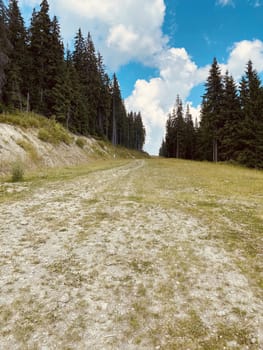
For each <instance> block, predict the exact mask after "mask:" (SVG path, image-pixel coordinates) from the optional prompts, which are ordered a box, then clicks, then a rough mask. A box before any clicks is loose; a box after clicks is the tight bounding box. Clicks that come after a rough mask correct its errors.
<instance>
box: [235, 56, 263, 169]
mask: <svg viewBox="0 0 263 350" xmlns="http://www.w3.org/2000/svg"><path fill="white" fill-rule="evenodd" d="M240 100H241V113H242V117H243V122H242V129H241V130H242V134H241V140H242V149H241V151H240V153H239V156H238V160H239V161H240V162H241V163H243V164H245V165H247V166H250V167H258V166H260V167H262V166H263V96H262V89H261V81H260V79H259V76H258V74H257V72H256V70H254V69H253V64H252V62H251V61H249V62H248V64H247V67H246V71H245V75H244V76H243V78H242V80H241V84H240Z"/></svg>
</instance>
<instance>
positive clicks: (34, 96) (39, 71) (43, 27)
mask: <svg viewBox="0 0 263 350" xmlns="http://www.w3.org/2000/svg"><path fill="white" fill-rule="evenodd" d="M48 12H49V5H48V2H47V0H42V2H41V4H40V11H39V12H36V11H33V14H32V19H31V27H30V45H29V54H30V63H31V67H30V69H31V74H30V103H31V108H32V109H33V110H36V111H38V112H40V113H43V114H44V115H50V111H49V106H48V101H47V95H48V93H49V88H50V87H49V79H50V77H51V75H52V73H51V71H52V68H51V67H50V54H51V52H50V44H51V20H50V18H49V14H48Z"/></svg>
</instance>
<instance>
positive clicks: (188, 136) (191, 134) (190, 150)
mask: <svg viewBox="0 0 263 350" xmlns="http://www.w3.org/2000/svg"><path fill="white" fill-rule="evenodd" d="M184 143H185V158H186V159H194V158H195V147H196V135H195V128H194V123H193V119H192V115H191V113H190V107H189V105H187V106H186V114H185V135H184Z"/></svg>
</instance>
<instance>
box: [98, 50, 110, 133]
mask: <svg viewBox="0 0 263 350" xmlns="http://www.w3.org/2000/svg"><path fill="white" fill-rule="evenodd" d="M97 63H98V73H99V84H100V87H99V94H98V106H97V124H96V130H97V133H98V135H103V136H105V137H106V138H107V139H109V122H110V112H111V87H110V78H109V76H108V74H107V73H106V72H105V67H104V64H103V58H102V56H101V54H100V53H98V56H97Z"/></svg>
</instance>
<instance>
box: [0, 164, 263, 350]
mask: <svg viewBox="0 0 263 350" xmlns="http://www.w3.org/2000/svg"><path fill="white" fill-rule="evenodd" d="M146 162H147V161H144V160H134V161H131V162H130V163H128V164H127V165H125V166H122V167H119V168H113V169H110V170H105V171H99V172H94V173H90V174H89V175H87V176H82V177H79V178H76V179H74V180H70V181H61V182H53V183H49V184H44V185H43V186H42V187H40V188H38V189H35V190H34V192H33V193H32V195H30V196H28V195H26V196H25V197H24V198H23V199H20V200H18V201H16V202H9V203H3V204H1V205H0V223H1V224H0V247H1V256H0V349H13V350H15V349H41V350H47V349H48V350H49V349H78V350H81V349H91V350H92V349H94V350H95V349H98V350H101V349H106V350H107V349H123V350H129V349H147V350H149V349H244V350H245V349H263V330H262V325H263V302H262V300H260V297H259V296H258V295H256V293H255V292H254V290H253V289H252V288H251V287H250V284H249V282H248V280H247V278H246V277H245V276H244V275H243V274H242V273H241V271H240V269H239V268H238V266H236V264H235V263H234V261H233V259H232V256H231V254H230V253H229V252H227V251H226V250H225V249H224V247H222V246H220V245H219V244H218V243H217V242H214V241H213V240H208V239H207V236H208V231H207V230H208V229H207V228H206V227H205V226H204V225H203V224H202V223H200V222H199V221H198V220H197V219H195V218H193V217H190V216H187V215H186V214H183V213H182V212H180V211H178V210H176V209H173V208H165V207H164V206H162V205H158V201H157V203H156V202H155V203H151V202H150V201H147V198H145V196H144V192H143V189H140V191H139V190H138V188H139V187H138V186H137V183H138V181H151V180H150V177H149V175H150V174H149V173H147V169H146V164H145V163H146ZM17 186H21V185H17ZM23 186H24V188H22V189H23V190H24V191H25V193H26V187H27V185H26V184H25V185H23ZM23 186H22V187H23ZM152 191H153V192H155V193H156V196H157V197H158V196H159V197H160V198H161V197H162V195H163V193H162V188H161V187H160V188H153V189H152ZM175 200H176V198H175Z"/></svg>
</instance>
